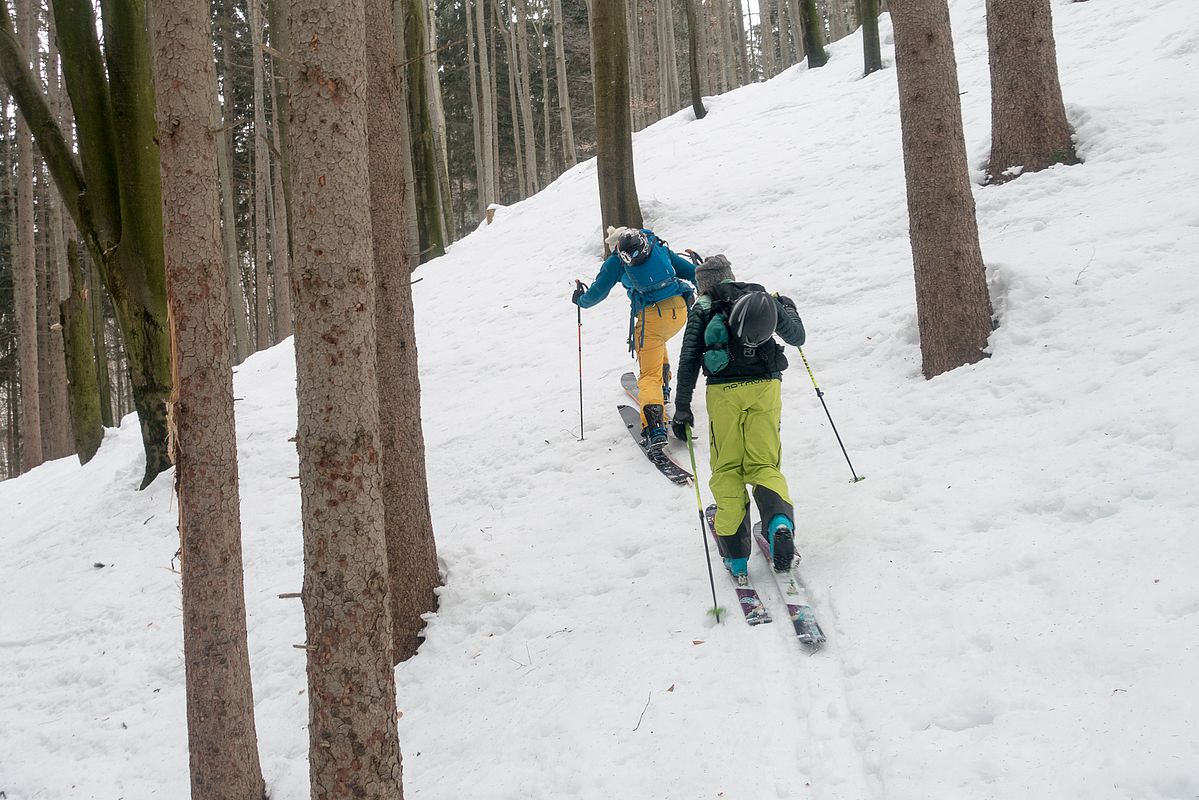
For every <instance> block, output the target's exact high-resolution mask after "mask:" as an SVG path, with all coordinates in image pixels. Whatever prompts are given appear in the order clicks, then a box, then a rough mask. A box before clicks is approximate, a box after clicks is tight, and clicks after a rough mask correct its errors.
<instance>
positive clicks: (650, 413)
mask: <svg viewBox="0 0 1199 800" xmlns="http://www.w3.org/2000/svg"><path fill="white" fill-rule="evenodd" d="M641 413H642V414H644V415H645V427H644V428H642V429H641V439H642V441H643V442H645V449H646V450H648V451H649V452H651V453H655V452H661V451H662V448H664V447H666V419H665V415H664V414H663V413H662V406H660V405H658V404H656V403H655V404H652V405H648V406H644V407H643V408H642V409H641Z"/></svg>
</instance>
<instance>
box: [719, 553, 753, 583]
mask: <svg viewBox="0 0 1199 800" xmlns="http://www.w3.org/2000/svg"><path fill="white" fill-rule="evenodd" d="M724 568H725V569H727V570H728V571H729V574H730V575H732V576H733V577H734V578H736V579H737V581H738V583H740V582H742V581H743V580H745V579H747V578H748V577H749V559H748V558H726V559H724Z"/></svg>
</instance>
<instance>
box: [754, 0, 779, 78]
mask: <svg viewBox="0 0 1199 800" xmlns="http://www.w3.org/2000/svg"><path fill="white" fill-rule="evenodd" d="M774 11H775V8H774V4H773V3H771V2H770V0H758V14H759V16H758V35H759V40H760V41H761V43H762V71H763V73H764V74H763V77H764V78H766V79H767V80H769V79H770V78H773V77H774V76H775V75H777V74H778V66H777V64H776V63H775V55H774V54H775V47H776V45H775V41H776V40H775V33H774Z"/></svg>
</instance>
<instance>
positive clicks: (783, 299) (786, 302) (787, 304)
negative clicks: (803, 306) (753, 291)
mask: <svg viewBox="0 0 1199 800" xmlns="http://www.w3.org/2000/svg"><path fill="white" fill-rule="evenodd" d="M774 299H775V300H778V301H779V302H780V303H782V304H783V308H786V309H790V310H791V311H795V312H798V311H799V309H798V308H796V307H795V301H794V300H792V299H791V298H790V297H787V295H785V294H778V293H777V292H776V293H775V295H774Z"/></svg>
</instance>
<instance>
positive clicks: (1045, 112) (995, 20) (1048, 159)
mask: <svg viewBox="0 0 1199 800" xmlns="http://www.w3.org/2000/svg"><path fill="white" fill-rule="evenodd" d="M987 44H988V46H989V50H990V62H991V158H990V161H989V162H988V164H987V180H988V182H990V183H1003V182H1005V181H1008V180H1011V179H1012V178H1014V177H1016V176H1017V175H1019V174H1022V173H1024V172H1037V171H1038V170H1042V169H1044V168H1045V167H1048V166H1049V165H1050V164H1060V163H1066V164H1075V163H1078V157H1077V156H1076V155H1075V152H1074V141H1073V139H1072V138H1071V134H1070V122H1069V121H1068V120H1067V119H1066V107H1065V104H1064V103H1063V101H1062V87H1061V82H1060V80H1059V79H1058V70H1057V45H1056V44H1055V42H1054V38H1053V15H1052V11H1051V10H1050V4H1049V0H1005V1H1004V2H1002V3H998V2H995V0H987Z"/></svg>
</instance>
